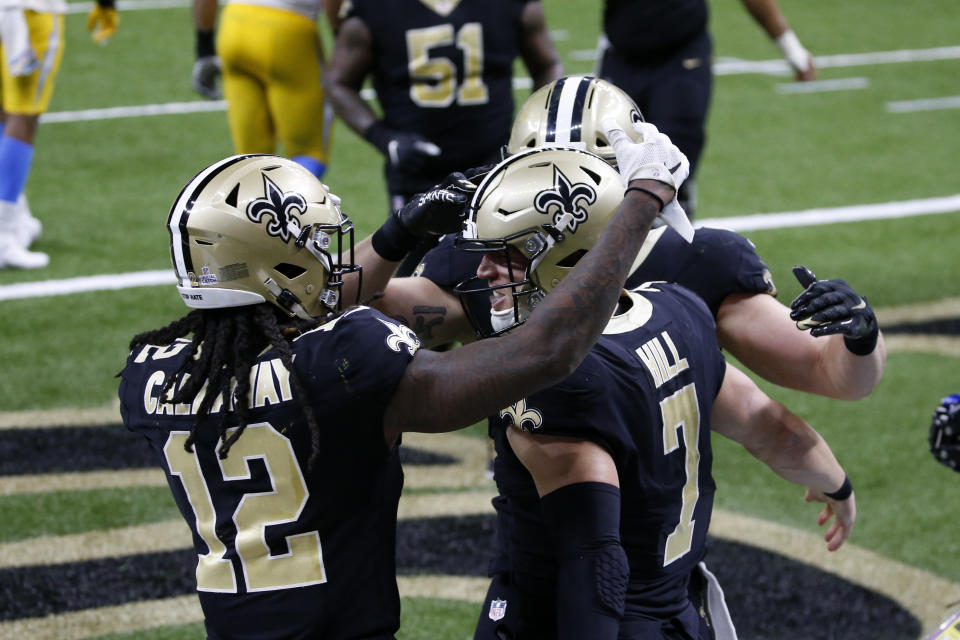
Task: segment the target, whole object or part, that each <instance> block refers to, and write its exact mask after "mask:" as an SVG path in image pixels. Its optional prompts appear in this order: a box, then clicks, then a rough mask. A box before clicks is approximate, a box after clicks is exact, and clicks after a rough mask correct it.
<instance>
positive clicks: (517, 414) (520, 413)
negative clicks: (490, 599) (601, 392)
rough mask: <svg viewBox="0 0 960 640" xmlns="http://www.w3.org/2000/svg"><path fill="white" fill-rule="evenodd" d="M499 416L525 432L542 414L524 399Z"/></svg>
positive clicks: (535, 425) (537, 423)
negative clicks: (529, 405) (528, 406)
mask: <svg viewBox="0 0 960 640" xmlns="http://www.w3.org/2000/svg"><path fill="white" fill-rule="evenodd" d="M500 417H501V418H506V419H507V420H509V421H510V422H511V423H512V424H513V426H515V427H517V428H518V429H522V430H524V431H527V432H533V431H536V430H537V429H539V428H540V427H541V426H543V415H542V414H541V413H540V412H539V411H537V410H536V409H534V408H533V407H530V408H529V409H528V408H527V401H526V399H523V400H521V401H520V402H518V403H517V404H512V405H510V406H509V407H507V408H506V409H504V410H503V411H501V412H500ZM504 604H506V603H504Z"/></svg>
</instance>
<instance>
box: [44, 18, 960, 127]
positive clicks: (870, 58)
mask: <svg viewBox="0 0 960 640" xmlns="http://www.w3.org/2000/svg"><path fill="white" fill-rule="evenodd" d="M128 5H129V6H128ZM181 6H188V4H187V3H185V2H182V0H149V1H139V2H131V1H128V2H120V3H119V7H120V9H124V8H128V9H153V8H164V7H181ZM90 7H92V4H90V3H73V4H71V5H70V12H71V13H79V12H82V11H89V10H90ZM591 52H592V54H593V57H594V58H595V57H596V55H595V54H596V51H593V50H591ZM586 53H588V52H587V51H574V52H572V53H571V56H570V57H571V58H573V59H575V60H576V59H581V60H583V59H586V58H584V57H583V56H584V55H585V54H586ZM957 58H960V47H936V48H933V49H904V50H900V51H876V52H873V53H850V54H839V55H833V56H817V57H816V58H815V61H816V65H817V67H818V68H820V69H826V68H828V67H856V66H865V65H874V64H889V63H895V62H924V61H930V60H955V59H957ZM713 72H714V74H716V75H720V76H723V75H735V74H747V73H766V74H772V75H782V76H788V75H790V74H791V73H792V72H791V70H790V68H789V67H788V65H787V63H786V62H785V61H784V60H739V59H733V58H723V59H719V60H717V62H715V63H714V65H713ZM866 82H867V81H866V79H864V78H847V79H839V80H823V81H819V82H811V83H795V84H794V83H791V84H790V85H780V86H778V89H777V90H778V91H780V92H781V93H801V92H807V91H840V90H844V89H862V88H864V87H865V86H866ZM532 87H533V81H532V80H531V79H530V78H529V77H516V78H514V79H513V88H514V89H516V90H521V91H522V90H525V89H530V88H532ZM791 87H792V88H791ZM360 95H361V97H363V99H364V100H373V99H375V98H376V95H377V94H376V92H375V91H374V90H373V89H371V88H366V89H363V90H362V91H361V92H360ZM958 106H960V97H951V98H932V99H928V100H912V101H904V102H889V103H887V111H890V112H893V113H907V112H911V111H926V110H932V109H954V108H957V107H958ZM224 109H226V102H224V101H223V100H213V101H207V100H196V101H193V102H170V103H167V104H148V105H135V106H128V107H110V108H106V109H83V110H79V111H57V112H53V113H45V114H43V115H41V116H40V121H41V122H43V123H53V122H78V121H86V120H108V119H111V118H133V117H138V116H157V115H170V114H185V113H197V112H206V111H223V110H224Z"/></svg>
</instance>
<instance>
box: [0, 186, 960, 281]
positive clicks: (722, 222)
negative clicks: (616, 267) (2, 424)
mask: <svg viewBox="0 0 960 640" xmlns="http://www.w3.org/2000/svg"><path fill="white" fill-rule="evenodd" d="M956 211H960V194H954V195H950V196H943V197H937V198H922V199H919V200H904V201H900V202H878V203H874V204H860V205H856V204H855V205H848V206H844V207H824V208H815V209H803V210H800V211H782V212H780V213H754V214H751V215H746V216H730V217H727V218H704V219H703V220H698V221H697V222H696V224H695V225H694V226H697V227H723V228H727V229H733V230H734V231H757V230H760V229H788V228H793V227H813V226H820V225H826V224H839V223H845V222H860V221H862V220H889V219H892V218H908V217H912V216H923V215H933V214H943V213H954V212H956ZM0 295H2V294H0Z"/></svg>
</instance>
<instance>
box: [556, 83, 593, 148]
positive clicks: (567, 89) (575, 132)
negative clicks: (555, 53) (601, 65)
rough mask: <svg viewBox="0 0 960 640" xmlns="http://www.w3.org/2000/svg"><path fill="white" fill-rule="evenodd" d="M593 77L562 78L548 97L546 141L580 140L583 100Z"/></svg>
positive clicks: (562, 142) (568, 141)
mask: <svg viewBox="0 0 960 640" xmlns="http://www.w3.org/2000/svg"><path fill="white" fill-rule="evenodd" d="M592 80H593V78H591V77H588V76H581V77H577V76H574V77H570V78H564V79H563V80H561V81H560V82H558V83H557V87H556V88H555V89H554V93H553V95H552V96H551V97H550V107H549V114H548V116H547V134H546V141H547V142H551V143H556V144H570V143H572V142H580V131H581V127H582V124H583V110H584V101H585V98H586V94H587V89H588V88H589V87H590V82H591V81H592Z"/></svg>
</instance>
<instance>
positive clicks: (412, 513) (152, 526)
mask: <svg viewBox="0 0 960 640" xmlns="http://www.w3.org/2000/svg"><path fill="white" fill-rule="evenodd" d="M495 495H496V489H495V488H494V487H493V484H492V483H490V487H489V488H488V489H487V490H485V491H466V492H462V493H443V494H421V495H404V496H403V497H402V498H401V499H400V507H399V510H398V517H399V518H400V519H401V520H409V519H413V518H435V517H441V516H476V515H493V506H492V505H491V504H490V501H491V500H492V499H493V497H494V496H495ZM191 544H192V541H191V538H190V530H189V529H188V528H187V525H186V523H185V522H184V521H183V520H182V519H180V518H177V519H173V520H163V521H160V522H152V523H148V524H140V525H131V526H128V527H116V528H113V529H99V530H93V531H84V532H82V533H70V534H65V535H60V536H39V537H35V538H30V539H27V540H16V541H13V542H4V543H0V568H13V567H30V566H36V565H47V564H65V563H68V562H84V561H87V560H100V559H104V558H113V557H119V556H129V555H136V554H142V553H155V552H160V551H174V550H177V549H189V548H190V546H191ZM0 637H2V635H0Z"/></svg>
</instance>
